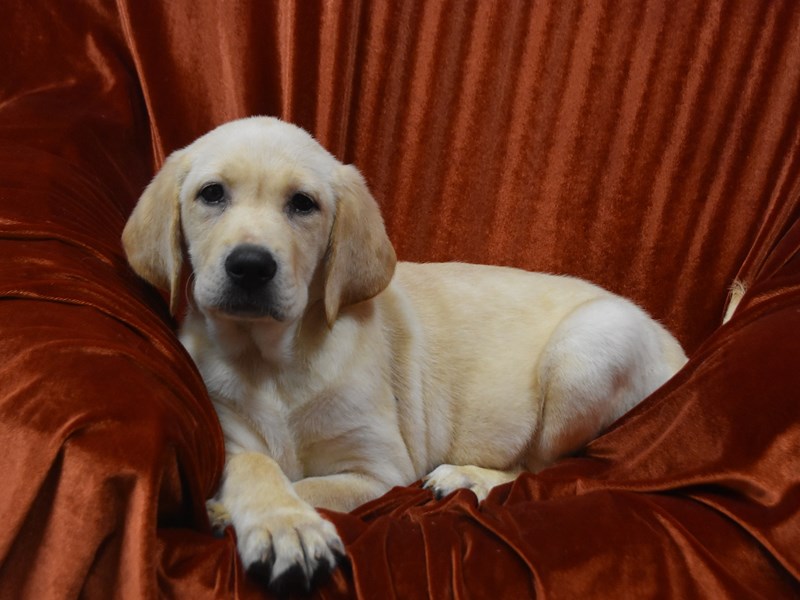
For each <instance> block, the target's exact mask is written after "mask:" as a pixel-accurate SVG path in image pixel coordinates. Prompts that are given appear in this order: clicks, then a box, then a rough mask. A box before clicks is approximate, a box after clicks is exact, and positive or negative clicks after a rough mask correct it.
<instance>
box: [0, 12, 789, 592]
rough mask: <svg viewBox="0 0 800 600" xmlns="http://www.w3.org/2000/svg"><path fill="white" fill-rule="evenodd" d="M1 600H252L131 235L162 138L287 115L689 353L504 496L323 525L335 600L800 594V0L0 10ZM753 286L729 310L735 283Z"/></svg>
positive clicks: (461, 230)
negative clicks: (595, 292) (127, 245)
mask: <svg viewBox="0 0 800 600" xmlns="http://www.w3.org/2000/svg"><path fill="white" fill-rule="evenodd" d="M0 23H2V24H3V27H4V35H3V36H2V37H1V38H0V443H1V444H2V447H3V449H4V452H3V453H0V476H1V477H2V480H3V491H4V493H3V494H2V498H1V499H0V522H2V523H3V525H4V529H3V531H2V533H0V598H5V597H9V598H25V597H29V598H37V599H38V598H51V597H53V598H55V597H78V596H81V595H82V596H85V597H93V598H109V597H125V598H137V599H138V598H157V597H176V598H177V597H181V598H187V597H191V598H229V597H239V598H260V597H265V595H266V594H265V592H264V591H263V590H261V589H259V588H258V587H257V586H256V585H255V584H254V583H253V582H252V581H250V579H249V578H247V577H246V576H245V575H244V574H243V573H242V572H241V568H240V566H239V564H238V562H237V560H236V552H235V541H234V537H233V533H232V532H230V531H229V532H228V533H227V534H226V536H225V537H224V538H222V539H214V538H213V537H212V536H211V534H210V532H209V530H208V523H207V520H206V516H205V511H204V501H205V499H206V498H207V497H209V496H210V495H211V494H212V493H213V491H214V488H215V485H216V484H217V481H218V478H219V475H220V470H221V466H222V461H223V447H222V437H221V433H220V431H219V426H218V423H217V421H216V419H215V415H214V413H213V409H212V407H211V405H210V403H209V401H208V399H207V398H206V397H205V394H204V390H203V386H202V382H201V381H200V379H199V377H198V375H197V372H196V370H195V369H194V367H193V365H192V364H191V362H190V360H189V359H188V357H187V355H186V354H185V352H184V351H183V350H182V348H181V347H180V345H179V343H178V342H177V340H176V339H175V336H174V333H173V328H174V323H173V322H172V321H171V320H170V317H169V315H167V314H166V310H165V306H164V303H163V301H162V300H161V298H160V297H159V296H158V295H157V294H156V293H154V292H153V290H150V289H148V288H147V286H145V285H144V284H143V283H142V282H141V281H139V280H137V279H136V278H135V277H134V276H133V274H132V273H131V272H130V271H129V270H128V268H127V266H126V264H125V260H124V257H123V255H122V251H121V248H120V245H119V235H120V232H121V230H122V227H123V225H124V222H125V219H126V218H127V215H128V214H129V213H130V210H131V208H132V207H133V204H134V203H135V201H136V199H137V197H138V195H139V193H140V192H141V190H142V189H143V187H144V185H145V184H146V183H147V181H148V179H149V178H150V177H151V176H152V174H153V172H154V170H155V169H156V168H157V167H158V166H159V165H160V163H161V162H162V161H163V159H164V157H165V156H166V155H167V154H168V153H169V152H171V151H172V150H174V149H176V148H178V147H181V146H183V145H185V144H187V143H189V142H190V141H191V140H192V139H194V138H195V137H196V136H198V135H200V134H202V133H204V132H205V131H207V130H208V129H209V128H211V127H213V126H215V125H217V124H219V123H221V122H223V121H226V120H229V119H232V118H236V117H241V116H246V115H252V114H270V115H276V116H280V117H283V118H285V119H287V120H291V121H293V122H295V123H297V124H299V125H301V126H304V127H305V128H307V129H309V130H310V131H311V132H312V133H314V134H315V135H316V136H317V137H318V138H319V139H320V141H322V142H323V143H324V144H325V145H326V146H327V147H328V148H330V149H331V150H332V151H333V152H334V153H335V154H337V155H338V156H339V157H340V158H342V159H343V160H346V161H348V162H352V163H354V164H356V165H357V166H358V167H359V168H360V169H361V170H362V172H364V174H365V176H366V178H367V180H368V182H369V183H370V186H371V188H372V190H373V192H374V194H375V196H376V198H377V199H378V201H379V202H380V204H381V206H382V209H383V212H384V215H385V218H386V222H387V226H388V229H389V232H390V236H391V238H392V240H393V242H394V244H395V246H396V248H397V250H398V254H399V256H400V257H401V258H402V259H407V260H465V261H472V262H482V263H495V264H507V265H513V266H519V267H524V268H528V269H536V270H543V271H550V272H558V273H567V274H573V275H578V276H582V277H586V278H588V279H591V280H593V281H595V282H597V283H600V284H602V285H605V286H606V287H608V288H610V289H612V290H614V291H617V292H619V293H622V294H625V295H628V296H630V297H632V298H633V299H635V300H636V301H638V302H639V303H640V304H641V305H643V306H644V307H645V308H646V309H648V310H649V311H650V312H651V313H652V314H653V315H654V316H656V317H657V318H658V319H660V320H661V321H662V322H664V323H665V324H666V325H667V326H669V327H670V328H671V329H672V330H673V331H675V332H676V334H677V335H678V337H679V338H680V339H681V341H682V342H683V343H684V345H685V347H686V348H687V350H688V352H689V353H690V355H691V360H690V363H689V365H687V367H686V368H685V369H684V370H683V371H682V372H681V373H679V374H678V376H676V378H675V379H673V380H672V381H671V382H670V383H668V384H667V385H666V386H665V387H664V388H662V389H661V390H659V391H658V392H656V394H654V395H653V396H652V397H651V398H649V399H648V400H647V401H646V402H645V403H643V404H642V405H641V406H640V407H639V408H637V409H636V410H635V411H634V412H633V413H632V414H630V415H627V416H626V417H624V418H623V420H622V421H621V422H619V423H617V424H616V425H615V426H614V427H613V428H612V430H611V431H609V432H608V433H607V434H606V435H604V436H603V437H601V438H600V439H598V440H597V441H595V442H594V443H592V444H591V445H590V446H589V447H588V448H587V449H586V451H585V452H584V453H583V454H582V455H581V456H579V457H575V458H572V459H569V460H565V461H563V462H561V463H559V464H558V465H557V466H555V467H554V468H552V469H549V470H547V471H545V472H543V473H541V474H539V475H536V476H532V475H523V476H522V477H520V479H518V480H517V481H516V482H515V483H514V484H513V485H508V486H504V487H502V488H500V489H499V490H497V491H496V492H495V493H493V494H492V495H491V496H490V498H489V499H487V501H486V502H485V503H483V504H482V505H480V506H478V505H476V503H475V501H474V498H473V497H472V496H471V495H470V494H469V493H468V492H458V493H456V494H455V495H454V496H451V497H450V498H448V499H446V500H444V501H442V502H435V501H433V500H432V498H431V497H430V495H429V494H428V493H427V492H425V491H423V490H421V489H419V487H418V486H416V485H413V484H412V485H409V486H408V487H406V488H398V489H396V490H393V491H392V492H390V493H389V494H387V495H386V496H385V497H384V498H381V499H378V500H376V501H375V502H373V503H370V504H369V505H366V506H364V507H362V508H360V509H359V510H357V511H355V512H354V513H353V514H350V515H342V514H333V513H331V514H329V516H330V518H331V519H332V520H333V521H334V523H335V524H336V525H337V527H338V528H339V531H340V532H341V534H342V536H343V538H344V540H345V542H346V544H347V549H348V555H349V557H350V563H349V565H348V566H346V567H345V568H344V569H342V570H341V571H339V572H337V573H336V575H335V576H334V578H333V579H332V581H330V582H329V583H328V585H327V586H325V587H323V588H322V589H320V590H319V591H318V593H317V594H318V596H319V597H327V598H340V597H362V598H384V597H397V598H425V597H453V596H457V597H491V596H502V597H515V598H523V597H533V596H534V595H535V596H537V597H549V598H559V597H563V598H576V597H583V596H594V597H597V596H602V597H615V598H617V597H663V596H672V597H676V598H688V597H751V596H752V597H759V596H760V597H768V598H779V597H793V596H798V595H800V586H799V585H798V581H800V558H798V556H800V555H799V554H798V552H797V548H798V547H800V517H799V516H798V515H799V514H800V496H799V495H798V492H797V490H799V489H800V475H799V474H800V416H799V415H800V413H799V412H798V408H797V397H798V392H797V390H798V389H800V372H798V369H797V364H798V357H800V260H798V251H799V250H800V225H798V224H797V218H798V214H799V212H800V6H799V5H798V4H797V3H796V2H794V1H793V0H739V1H737V0H728V1H721V0H719V1H715V0H687V1H682V2H664V1H659V0H641V1H619V2H616V1H615V2H612V1H603V0H596V1H595V0H591V1H577V0H576V1H574V2H572V1H564V2H561V1H555V0H529V1H528V0H508V1H493V0H397V1H391V0H386V1H383V0H351V1H346V0H297V1H289V0H286V1H283V0H274V1H271V2H270V1H260V0H228V1H225V2H221V1H220V2H217V1H212V0H174V1H170V2H161V1H157V0H152V1H151V0H142V1H140V0H117V1H116V2H107V1H105V0H77V1H75V2H72V3H69V5H67V4H65V3H61V2H55V1H48V0H38V1H35V2H30V1H28V0H5V1H3V2H2V3H0ZM736 277H739V278H741V279H743V280H744V281H745V282H746V283H748V284H749V285H750V286H751V290H750V292H749V293H748V294H747V295H746V296H745V299H744V301H743V303H742V305H741V308H740V311H739V313H738V314H737V315H736V316H735V317H734V319H733V321H732V322H731V323H730V324H728V325H727V326H725V327H723V328H720V319H721V316H722V312H723V307H724V305H725V302H726V297H727V288H728V286H729V285H730V283H731V282H732V281H733V279H734V278H736Z"/></svg>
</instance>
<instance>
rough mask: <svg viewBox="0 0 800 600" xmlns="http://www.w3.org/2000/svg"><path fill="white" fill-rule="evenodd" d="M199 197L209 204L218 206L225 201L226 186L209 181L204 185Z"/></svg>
mask: <svg viewBox="0 0 800 600" xmlns="http://www.w3.org/2000/svg"><path fill="white" fill-rule="evenodd" d="M197 199H198V200H202V201H203V202H204V203H205V204H208V205H209V206H217V205H219V204H222V203H223V202H224V201H225V188H224V187H223V185H222V184H221V183H209V184H208V185H204V186H203V187H202V189H201V190H200V192H199V193H198V194H197Z"/></svg>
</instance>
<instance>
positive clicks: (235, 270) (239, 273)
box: [225, 244, 278, 290]
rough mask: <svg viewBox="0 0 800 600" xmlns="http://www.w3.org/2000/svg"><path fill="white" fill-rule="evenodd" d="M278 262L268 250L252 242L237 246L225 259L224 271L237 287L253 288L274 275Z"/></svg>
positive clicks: (269, 279) (266, 281) (261, 284)
mask: <svg viewBox="0 0 800 600" xmlns="http://www.w3.org/2000/svg"><path fill="white" fill-rule="evenodd" d="M277 270H278V263H276V262H275V259H274V258H273V257H272V254H270V252H269V250H267V249H265V248H262V247H260V246H255V245H252V244H243V245H241V246H237V247H236V248H235V249H234V250H233V252H231V253H230V254H229V255H228V258H226V259H225V272H226V273H227V274H228V277H230V279H231V281H233V282H234V283H235V284H236V285H238V286H239V287H242V288H244V289H246V290H255V289H257V288H259V287H261V286H263V285H264V284H265V283H268V282H269V281H271V280H272V278H273V277H275V272H276V271H277Z"/></svg>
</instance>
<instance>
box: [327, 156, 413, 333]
mask: <svg viewBox="0 0 800 600" xmlns="http://www.w3.org/2000/svg"><path fill="white" fill-rule="evenodd" d="M334 187H335V190H336V195H337V204H336V214H335V215H334V222H333V229H332V231H331V237H330V242H329V244H328V253H327V258H326V263H325V316H326V318H327V320H328V325H329V326H330V325H333V322H334V321H335V320H336V317H337V315H338V314H339V310H340V309H341V308H342V307H344V306H348V305H351V304H356V303H358V302H363V301H364V300H369V299H370V298H372V297H374V296H376V295H377V294H378V293H380V292H381V291H383V290H384V289H385V288H386V286H388V285H389V282H390V281H391V279H392V276H393V275H394V268H395V264H396V263H397V258H396V256H395V253H394V248H393V247H392V243H391V241H389V236H388V235H386V228H385V227H384V224H383V218H382V217H381V212H380V209H379V208H378V203H377V202H375V199H374V198H373V197H372V195H371V194H370V192H369V190H368V189H367V184H366V182H365V181H364V178H363V177H362V176H361V173H359V172H358V170H357V169H356V168H355V167H352V166H350V165H342V166H341V167H340V168H339V171H338V173H337V177H336V181H335V184H334Z"/></svg>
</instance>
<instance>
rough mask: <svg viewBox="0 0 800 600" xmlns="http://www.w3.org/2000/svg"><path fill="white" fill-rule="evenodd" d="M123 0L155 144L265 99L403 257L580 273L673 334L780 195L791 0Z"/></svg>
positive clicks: (790, 86)
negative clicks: (327, 153)
mask: <svg viewBox="0 0 800 600" xmlns="http://www.w3.org/2000/svg"><path fill="white" fill-rule="evenodd" d="M124 4H126V6H125V7H124V8H123V12H124V14H123V18H124V23H125V26H126V31H127V33H128V35H129V36H130V38H129V40H130V44H131V47H132V49H133V54H134V59H135V64H136V67H137V70H138V74H139V77H140V80H141V81H142V82H143V88H144V89H143V91H144V97H145V101H146V102H147V106H148V110H149V115H150V119H151V124H152V127H153V139H154V143H155V152H156V156H157V157H158V159H159V160H160V159H161V158H162V157H163V155H164V154H166V153H168V152H170V151H171V150H173V149H175V148H177V147H180V146H182V145H185V144H187V143H189V142H190V141H191V140H192V139H193V138H194V137H196V136H197V135H199V134H201V133H202V132H204V131H205V130H207V129H209V128H211V127H212V126H214V125H216V124H218V123H220V122H223V121H226V120H229V119H232V118H236V117H241V116H246V115H251V114H259V113H263V114H272V115H278V116H281V117H283V118H285V119H287V120H290V121H293V122H295V123H298V124H300V125H302V126H304V127H305V128H307V129H309V130H310V131H312V132H313V133H315V135H316V136H317V137H318V138H319V139H320V141H321V142H323V144H325V145H326V146H327V147H328V148H330V149H331V150H332V151H333V152H334V153H336V154H337V155H338V156H340V157H341V158H342V159H344V160H347V161H350V162H353V163H355V164H356V165H357V166H358V167H360V168H361V169H362V170H363V171H364V173H365V175H366V177H367V180H368V181H369V183H370V184H371V186H372V189H373V191H374V193H375V195H376V196H377V197H378V199H379V201H380V202H381V204H382V207H383V210H384V214H385V218H386V221H387V225H388V228H389V231H390V235H391V237H392V240H393V241H394V243H395V245H396V247H397V250H398V253H399V256H400V257H401V258H402V259H407V260H415V261H420V260H464V261H469V262H491V263H500V264H508V265H514V266H519V267H523V268H527V269H533V270H542V271H550V272H558V273H568V274H574V275H579V276H582V277H587V278H589V279H591V280H593V281H596V282H598V283H600V284H603V285H605V286H607V287H610V288H611V289H613V290H615V291H618V292H620V293H623V294H626V295H628V296H631V297H632V298H634V299H635V300H637V301H638V302H640V303H642V304H643V305H644V306H645V307H646V308H648V309H649V310H650V311H651V312H653V313H654V314H655V315H656V316H657V317H659V318H660V319H662V320H663V321H664V322H665V323H666V324H667V325H669V326H671V327H672V328H673V329H674V330H675V331H676V333H677V334H678V336H679V337H680V339H681V340H682V341H683V342H684V343H685V345H686V346H687V348H688V350H690V351H691V350H693V349H694V348H695V347H696V346H697V345H698V344H699V343H700V342H701V341H702V340H703V339H705V338H706V337H707V336H708V335H709V333H711V331H713V330H714V329H715V328H716V326H717V325H718V324H719V320H720V317H721V315H722V309H723V305H724V302H725V299H726V288H727V286H729V285H730V284H731V283H732V281H733V279H734V277H736V276H737V275H738V276H740V277H742V278H744V279H745V280H746V279H748V278H752V277H753V276H754V275H755V274H756V273H757V272H758V269H759V267H760V264H761V262H762V261H763V259H764V256H765V254H766V253H767V252H768V251H769V249H770V248H771V246H772V244H774V243H775V240H776V239H777V238H778V237H779V236H780V235H781V234H782V233H783V230H784V229H785V226H786V223H787V222H788V221H789V220H790V218H791V217H792V216H793V215H794V214H795V211H796V193H797V188H796V185H797V182H796V176H795V174H796V172H797V169H798V166H799V164H800V163H798V160H800V159H798V156H799V155H798V119H797V117H798V108H797V102H796V98H797V95H798V78H797V73H798V71H800V35H798V32H799V31H800V29H799V28H800V23H799V22H798V13H797V10H796V7H795V6H794V4H793V3H792V2H751V1H749V0H745V1H741V2H728V1H724V2H681V3H668V2H663V1H661V0H653V1H636V2H601V1H597V2H549V1H540V2H534V1H522V0H516V1H509V2H492V1H478V2H475V1H463V0H436V1H433V2H402V1H401V2H389V1H387V2H374V1H373V2H369V1H364V2H354V1H337V2H330V1H329V2H322V1H320V2H313V1H309V2H274V3H259V2H229V3H215V2H199V3H192V2H169V3H163V4H164V6H160V7H157V8H156V7H154V6H153V3H140V2H129V3H124ZM792 194H794V198H793V196H792Z"/></svg>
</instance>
